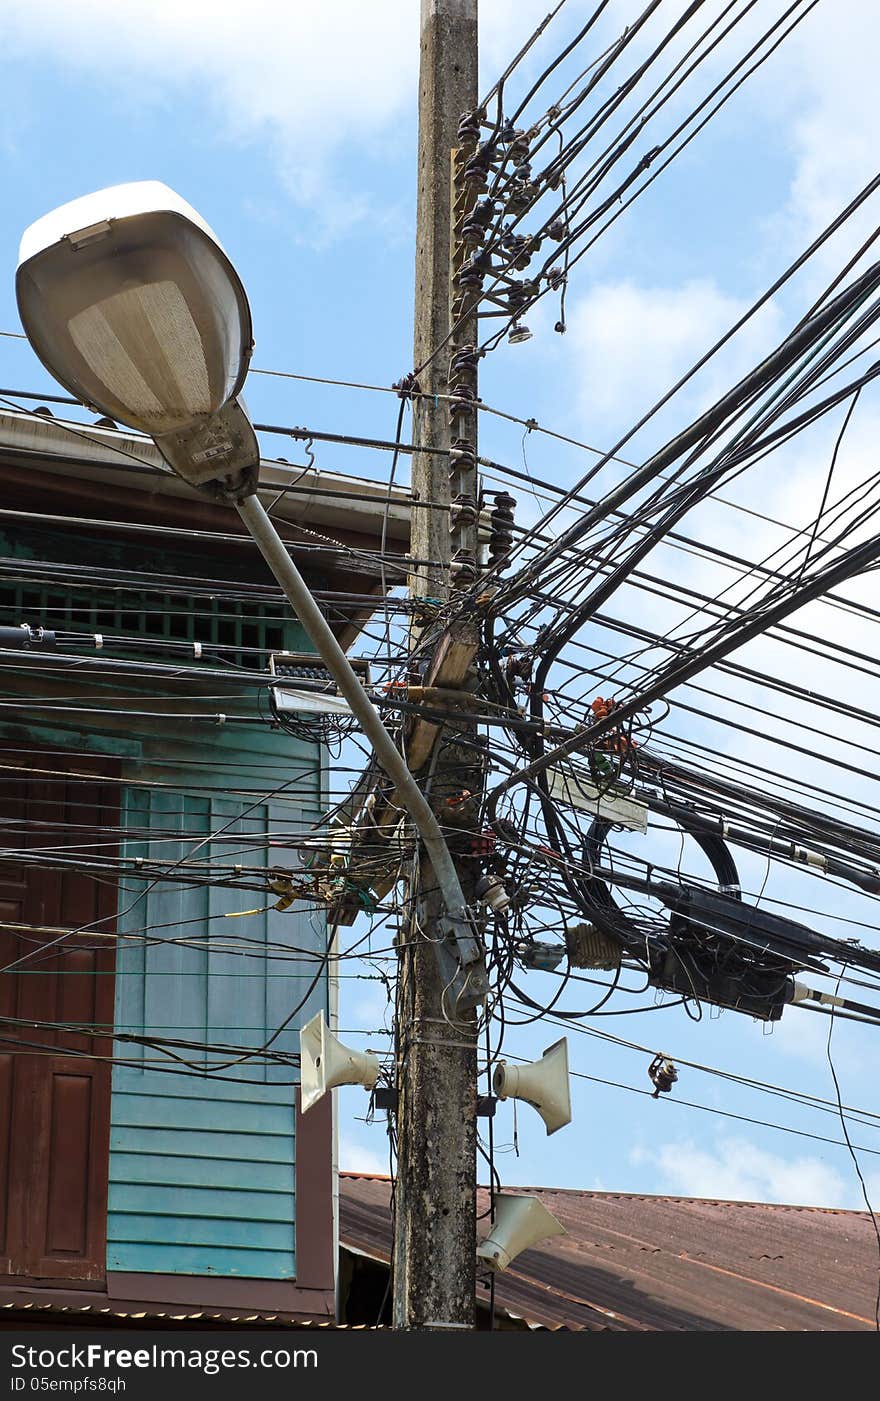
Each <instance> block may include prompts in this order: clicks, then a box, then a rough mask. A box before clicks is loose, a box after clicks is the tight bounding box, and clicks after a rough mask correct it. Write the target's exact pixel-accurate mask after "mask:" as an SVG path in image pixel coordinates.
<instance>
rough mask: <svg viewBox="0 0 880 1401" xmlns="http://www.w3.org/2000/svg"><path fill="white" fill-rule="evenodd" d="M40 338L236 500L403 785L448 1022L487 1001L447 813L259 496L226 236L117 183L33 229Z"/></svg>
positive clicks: (88, 393)
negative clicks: (437, 936)
mask: <svg viewBox="0 0 880 1401" xmlns="http://www.w3.org/2000/svg"><path fill="white" fill-rule="evenodd" d="M16 295H17V298H18V306H19V312H20V314H21V320H22V325H23V326H24V329H25V332H26V334H27V337H28V340H29V341H30V343H31V345H32V346H33V348H34V350H35V351H36V353H37V355H38V356H39V357H40V359H41V360H42V362H43V364H44V365H45V366H46V369H47V370H48V371H49V372H50V374H52V375H54V376H55V378H56V379H57V380H59V381H60V382H61V384H63V385H64V386H65V388H66V389H68V390H69V391H70V392H71V394H73V395H74V396H75V397H76V398H77V399H79V400H80V401H82V402H83V403H85V404H87V405H88V406H89V407H91V408H93V409H94V410H96V411H97V412H98V413H101V414H105V415H107V416H108V417H109V418H112V419H113V420H114V421H117V422H120V423H126V424H128V425H129V426H131V427H132V428H136V429H139V430H140V431H141V432H144V433H147V434H149V436H150V437H151V438H152V439H153V441H154V442H155V443H156V446H157V447H158V449H159V451H160V452H161V454H162V456H163V457H164V459H165V461H166V462H167V463H168V465H169V467H171V468H172V469H173V471H174V472H176V473H177V475H178V476H180V477H182V478H183V480H184V481H186V482H187V483H188V484H189V485H190V486H192V487H193V488H195V489H196V490H197V491H199V492H201V493H203V494H206V495H207V496H209V497H210V498H211V499H213V500H215V501H223V502H227V503H229V504H230V505H234V506H235V507H236V508H237V510H238V512H239V515H240V516H241V518H242V520H243V522H244V524H245V526H246V527H247V529H248V530H249V531H250V533H251V535H252V537H253V539H254V541H255V543H256V544H257V546H258V548H259V549H260V551H261V553H262V555H263V557H264V559H265V560H266V562H267V564H268V565H269V568H270V569H271V570H272V573H273V574H274V576H275V578H276V580H277V581H278V583H279V584H280V586H281V588H282V589H283V591H284V593H285V595H286V597H287V599H288V601H289V603H290V605H291V607H292V608H293V609H294V612H295V613H296V614H297V616H298V618H299V620H300V622H301V623H302V624H303V627H304V628H305V629H306V632H307V633H308V634H309V637H310V638H311V640H312V642H313V643H314V645H315V647H316V648H317V650H318V652H319V654H320V656H321V657H322V659H323V660H324V662H325V664H326V666H327V668H328V670H329V671H330V673H331V675H332V676H333V679H334V680H335V682H336V684H337V685H338V687H339V690H340V692H341V694H342V695H343V696H344V697H345V699H346V700H347V701H348V703H349V705H350V706H351V710H352V713H353V714H354V715H355V716H356V718H357V719H358V720H359V722H360V724H361V727H362V729H363V731H364V734H365V735H366V737H367V739H368V740H369V741H370V743H371V745H372V747H373V750H374V752H375V754H376V758H377V760H378V762H379V763H380V764H381V766H382V768H383V769H384V770H385V772H386V773H387V774H388V776H389V778H390V779H391V780H392V781H393V782H394V783H395V785H396V788H397V794H398V798H399V800H400V802H401V803H402V805H403V806H404V807H405V808H406V810H407V811H408V812H409V814H410V816H411V817H412V820H413V823H414V825H415V827H416V829H417V831H418V833H419V836H420V837H421V840H422V842H423V844H424V846H425V849H426V852H427V853H428V855H429V857H430V860H431V864H432V866H433V868H434V872H435V875H436V879H437V884H438V886H439V889H440V891H441V895H442V899H443V901H444V904H445V913H444V931H443V932H444V935H445V940H444V942H442V943H438V945H437V955H438V959H439V960H440V962H441V966H442V970H443V977H444V983H445V986H446V990H447V1001H448V1004H449V1011H450V1013H451V1014H453V1015H454V1014H455V1013H456V1012H461V1011H465V1010H467V1009H468V1008H472V1007H474V1006H476V1005H477V1004H478V1003H480V1002H482V1001H483V1000H484V998H485V996H486V990H487V984H486V971H485V963H484V959H483V953H482V948H481V946H480V942H479V939H478V938H477V936H476V933H475V931H474V929H473V928H472V926H471V920H470V914H469V911H468V907H467V904H466V901H465V897H464V893H463V891H462V887H461V882H460V880H459V877H458V872H457V870H456V867H455V864H454V862H453V860H452V857H451V856H450V853H449V849H448V847H447V845H446V841H445V839H444V837H443V833H442V832H441V830H440V827H439V824H438V822H437V818H436V816H435V814H434V812H433V810H432V809H431V807H430V805H429V803H428V802H427V801H426V799H425V797H424V795H423V793H422V791H421V789H420V788H419V786H418V784H417V783H416V781H415V779H414V778H413V776H412V774H411V772H410V770H409V768H408V766H407V764H406V762H405V760H404V759H403V757H402V755H401V754H400V752H399V751H398V749H397V747H396V746H395V744H394V741H393V740H392V738H391V736H390V735H389V733H388V731H387V730H386V729H385V726H384V725H383V723H382V720H381V717H380V715H379V713H378V711H377V710H376V708H375V707H374V706H373V704H372V702H371V701H370V698H369V696H368V695H367V693H366V691H365V690H364V688H363V686H362V685H361V683H360V681H359V680H358V678H357V676H356V675H355V673H354V671H353V670H352V668H351V665H350V663H349V661H348V659H347V657H346V656H345V653H344V652H343V650H342V648H341V647H340V646H339V643H338V642H337V641H336V638H335V636H334V635H333V632H332V629H331V628H330V627H329V626H328V624H327V621H326V619H325V618H324V615H323V614H322V613H321V610H320V608H319V607H318V606H317V604H316V603H315V601H314V599H313V597H312V594H311V591H310V589H309V588H308V587H307V585H306V583H305V581H304V580H303V578H302V576H301V575H300V573H299V571H298V570H297V568H296V566H295V565H294V563H293V561H292V560H291V558H290V555H289V553H288V551H287V549H286V547H285V545H284V542H283V541H282V540H281V538H280V536H279V535H278V532H277V531H276V529H275V527H274V525H273V524H272V522H271V521H270V519H269V517H268V515H267V514H266V512H265V510H264V509H263V507H262V505H261V504H260V502H259V500H258V498H257V495H256V491H257V483H258V478H259V466H260V452H259V445H258V443H257V437H256V434H255V432H254V429H253V425H252V424H251V421H250V419H249V418H248V415H247V410H246V409H245V406H244V403H243V401H242V399H241V397H240V396H241V390H242V388H243V386H244V381H245V377H246V375H247V371H248V366H249V364H250V358H251V352H252V350H253V333H252V323H251V313H250V307H249V305H248V300H247V295H246V293H245V290H244V287H243V285H242V282H241V279H240V278H239V276H238V274H237V272H236V271H235V268H234V267H233V265H232V263H231V262H230V260H229V258H228V256H227V254H226V253H225V252H224V250H223V248H222V247H221V245H220V243H219V241H218V239H217V237H216V235H215V234H214V233H213V231H212V230H211V229H210V227H209V226H208V225H207V224H206V223H205V221H204V219H202V217H201V216H200V215H199V214H197V213H196V211H195V210H194V209H193V208H192V206H191V205H189V204H187V202H186V200H184V199H181V197H180V195H178V194H175V192H174V191H173V190H170V189H169V188H168V186H167V185H163V184H161V183H160V182H159V181H154V180H147V181H139V182H136V183H134V184H127V185H115V186H112V187H110V188H109V189H106V190H99V191H97V192H96V193H95V194H91V195H85V196H83V197H82V198H81V199H76V200H73V201H72V202H71V203H69V204H65V205H62V206H61V207H60V208H58V209H55V210H53V211H52V212H51V213H49V214H46V215H44V216H43V217H42V218H41V219H38V220H37V221H36V223H34V224H31V226H30V227H29V228H28V229H26V230H25V233H24V235H23V237H22V240H21V247H20V250H19V265H18V272H17V275H16Z"/></svg>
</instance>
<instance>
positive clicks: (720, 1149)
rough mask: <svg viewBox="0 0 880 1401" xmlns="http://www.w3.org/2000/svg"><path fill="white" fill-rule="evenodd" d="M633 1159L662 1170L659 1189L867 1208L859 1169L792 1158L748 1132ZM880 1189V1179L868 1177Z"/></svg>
mask: <svg viewBox="0 0 880 1401" xmlns="http://www.w3.org/2000/svg"><path fill="white" fill-rule="evenodd" d="M630 1159H631V1161H632V1162H635V1163H638V1164H650V1165H651V1166H652V1167H653V1168H654V1169H655V1170H656V1171H657V1172H658V1173H659V1180H658V1183H657V1190H662V1191H664V1192H668V1193H672V1194H675V1195H677V1196H685V1197H709V1198H712V1199H714V1200H721V1201H754V1202H782V1203H787V1204H788V1205H790V1206H826V1207H844V1208H849V1209H850V1210H856V1211H863V1210H864V1207H865V1203H864V1198H863V1197H862V1194H861V1190H860V1188H859V1184H858V1180H857V1178H856V1176H855V1173H854V1172H852V1173H848V1174H847V1175H846V1176H844V1174H843V1173H841V1172H839V1171H837V1169H836V1168H833V1167H830V1166H829V1165H828V1164H827V1163H825V1162H823V1161H822V1159H821V1158H818V1157H812V1156H802V1157H800V1156H799V1157H793V1158H786V1157H783V1156H782V1155H781V1154H778V1153H769V1152H767V1151H766V1150H765V1149H762V1148H758V1147H756V1146H755V1144H753V1143H751V1142H750V1141H749V1140H748V1139H746V1138H741V1137H725V1136H721V1137H719V1138H718V1139H717V1140H716V1142H715V1146H714V1149H708V1148H702V1147H698V1146H697V1144H696V1143H695V1142H694V1141H693V1140H691V1139H687V1140H681V1141H678V1142H675V1143H663V1144H660V1145H658V1146H657V1147H654V1148H650V1149H647V1148H638V1149H635V1150H634V1151H633V1152H632V1153H631V1155H630ZM868 1188H869V1193H873V1198H876V1197H877V1196H878V1195H880V1181H878V1180H872V1179H871V1178H869V1179H868Z"/></svg>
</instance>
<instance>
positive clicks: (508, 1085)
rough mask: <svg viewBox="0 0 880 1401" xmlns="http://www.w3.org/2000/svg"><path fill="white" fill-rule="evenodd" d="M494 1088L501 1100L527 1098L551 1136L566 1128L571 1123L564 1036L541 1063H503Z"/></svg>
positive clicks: (556, 1042) (496, 1073) (566, 1047)
mask: <svg viewBox="0 0 880 1401" xmlns="http://www.w3.org/2000/svg"><path fill="white" fill-rule="evenodd" d="M492 1088H493V1089H494V1091H495V1093H496V1095H497V1096H498V1098H499V1099H524V1100H525V1102H526V1104H530V1105H531V1106H532V1108H533V1109H537V1111H538V1113H539V1114H540V1116H541V1118H542V1119H543V1120H544V1123H545V1124H546V1126H547V1133H548V1136H549V1135H550V1134H551V1133H555V1132H556V1130H557V1129H561V1128H564V1126H565V1125H566V1124H570V1123H571V1094H570V1092H569V1088H568V1041H567V1040H566V1038H565V1037H564V1036H563V1038H562V1040H561V1041H555V1042H554V1043H553V1045H552V1046H548V1047H547V1049H546V1051H545V1052H544V1054H543V1056H542V1057H541V1059H540V1060H533V1061H529V1063H528V1064H527V1065H508V1064H507V1061H503V1060H500V1061H499V1062H498V1064H497V1065H496V1067H495V1073H494V1075H493V1076H492Z"/></svg>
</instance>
